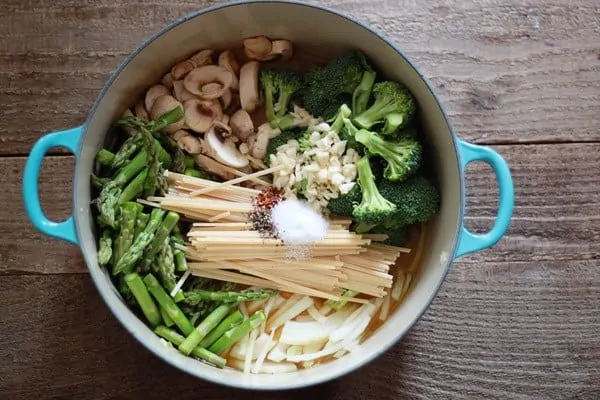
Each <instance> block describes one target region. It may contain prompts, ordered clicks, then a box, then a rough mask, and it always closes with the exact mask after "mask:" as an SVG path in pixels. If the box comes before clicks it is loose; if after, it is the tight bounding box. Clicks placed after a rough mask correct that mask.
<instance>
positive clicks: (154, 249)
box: [143, 211, 179, 268]
mask: <svg viewBox="0 0 600 400" xmlns="http://www.w3.org/2000/svg"><path fill="white" fill-rule="evenodd" d="M178 221H179V214H177V213H176V212H173V211H169V212H168V213H167V216H166V217H165V219H164V220H163V221H162V223H161V224H160V227H159V228H158V230H157V231H156V235H155V236H154V239H153V240H152V244H151V245H150V248H149V249H148V250H147V251H146V254H145V256H144V260H143V265H144V267H145V268H149V267H150V265H151V264H152V261H154V257H156V254H157V253H158V250H160V248H161V246H162V245H163V244H164V242H165V239H166V238H168V237H169V234H170V233H171V230H173V228H174V227H175V225H176V224H177V222H178Z"/></svg>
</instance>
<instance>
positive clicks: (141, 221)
mask: <svg viewBox="0 0 600 400" xmlns="http://www.w3.org/2000/svg"><path fill="white" fill-rule="evenodd" d="M149 219H150V215H149V214H146V213H143V212H141V213H139V214H138V216H137V220H136V221H135V230H134V231H133V239H134V240H135V239H137V237H138V236H139V235H140V233H142V232H143V231H144V228H145V227H146V224H147V223H148V220H149Z"/></svg>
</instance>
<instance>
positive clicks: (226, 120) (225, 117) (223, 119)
mask: <svg viewBox="0 0 600 400" xmlns="http://www.w3.org/2000/svg"><path fill="white" fill-rule="evenodd" d="M230 119H231V118H229V115H228V114H225V113H223V115H222V116H221V122H222V123H224V124H225V125H229V121H230Z"/></svg>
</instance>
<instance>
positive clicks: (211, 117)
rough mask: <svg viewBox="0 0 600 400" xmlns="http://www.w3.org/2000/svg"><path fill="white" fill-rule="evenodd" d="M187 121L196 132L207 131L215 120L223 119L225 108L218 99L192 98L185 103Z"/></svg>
mask: <svg viewBox="0 0 600 400" xmlns="http://www.w3.org/2000/svg"><path fill="white" fill-rule="evenodd" d="M183 110H184V112H185V123H186V124H187V126H189V128H190V129H192V130H193V131H195V132H199V133H204V132H207V131H208V130H209V129H210V127H211V126H212V125H213V122H214V121H218V120H220V119H221V117H222V115H223V110H222V108H221V103H219V101H218V100H199V99H192V100H187V101H186V102H185V103H183Z"/></svg>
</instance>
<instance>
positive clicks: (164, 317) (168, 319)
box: [158, 306, 175, 326]
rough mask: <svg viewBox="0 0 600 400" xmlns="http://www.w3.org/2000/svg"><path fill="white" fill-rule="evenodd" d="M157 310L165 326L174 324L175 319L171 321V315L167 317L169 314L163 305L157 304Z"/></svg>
mask: <svg viewBox="0 0 600 400" xmlns="http://www.w3.org/2000/svg"><path fill="white" fill-rule="evenodd" d="M158 310H159V311H160V316H161V318H162V320H163V322H164V323H165V325H166V326H173V325H175V321H173V320H172V319H171V317H169V314H168V313H167V310H165V309H164V307H162V306H159V307H158Z"/></svg>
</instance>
